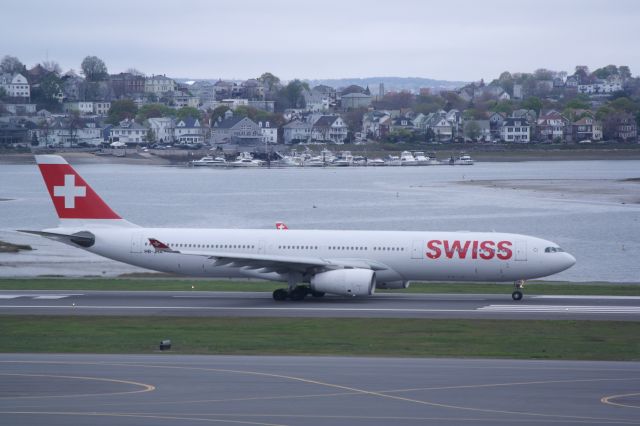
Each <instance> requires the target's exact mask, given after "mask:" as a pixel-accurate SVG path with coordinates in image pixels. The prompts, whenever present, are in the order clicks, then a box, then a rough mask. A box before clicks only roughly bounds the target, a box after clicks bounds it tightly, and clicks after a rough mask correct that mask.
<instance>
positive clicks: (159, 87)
mask: <svg viewBox="0 0 640 426" xmlns="http://www.w3.org/2000/svg"><path fill="white" fill-rule="evenodd" d="M175 90H176V82H175V81H173V80H172V79H170V78H168V77H166V76H164V75H153V76H151V77H147V78H146V79H145V82H144V91H145V92H146V93H153V94H155V95H156V96H158V97H159V96H161V95H162V94H163V93H166V92H173V91H175Z"/></svg>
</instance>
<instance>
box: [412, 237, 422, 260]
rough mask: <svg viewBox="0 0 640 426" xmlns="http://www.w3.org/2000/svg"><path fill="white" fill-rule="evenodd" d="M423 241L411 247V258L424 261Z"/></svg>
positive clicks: (416, 242) (415, 242)
mask: <svg viewBox="0 0 640 426" xmlns="http://www.w3.org/2000/svg"><path fill="white" fill-rule="evenodd" d="M423 247H424V246H423V244H422V241H418V240H416V241H414V242H413V246H412V247H411V258H412V259H422V258H423V257H424V250H423Z"/></svg>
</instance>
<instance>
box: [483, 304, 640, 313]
mask: <svg viewBox="0 0 640 426" xmlns="http://www.w3.org/2000/svg"><path fill="white" fill-rule="evenodd" d="M478 310H479V311H485V312H528V313H531V312H547V313H548V312H552V313H563V312H565V313H589V314H640V306H576V305H570V306H569V305H567V306H560V305H520V306H517V305H489V306H483V307H481V308H478Z"/></svg>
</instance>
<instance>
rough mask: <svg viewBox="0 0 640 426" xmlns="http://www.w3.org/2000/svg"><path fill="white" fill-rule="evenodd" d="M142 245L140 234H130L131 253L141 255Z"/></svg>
mask: <svg viewBox="0 0 640 426" xmlns="http://www.w3.org/2000/svg"><path fill="white" fill-rule="evenodd" d="M143 245H144V243H143V242H142V234H138V233H133V234H131V253H142V247H143Z"/></svg>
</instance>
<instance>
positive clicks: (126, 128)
mask: <svg viewBox="0 0 640 426" xmlns="http://www.w3.org/2000/svg"><path fill="white" fill-rule="evenodd" d="M109 139H110V140H111V141H112V142H124V143H126V144H141V143H144V142H146V141H147V128H146V127H144V126H142V125H140V124H138V123H136V122H135V121H134V120H129V119H126V120H123V121H121V122H120V124H119V125H118V126H114V127H112V128H111V130H110V131H109Z"/></svg>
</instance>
